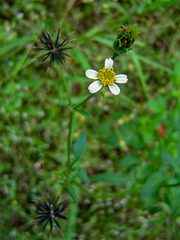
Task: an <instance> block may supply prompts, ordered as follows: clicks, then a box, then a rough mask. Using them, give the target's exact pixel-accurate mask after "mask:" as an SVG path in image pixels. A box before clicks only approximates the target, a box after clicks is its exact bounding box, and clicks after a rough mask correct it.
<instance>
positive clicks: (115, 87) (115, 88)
mask: <svg viewBox="0 0 180 240" xmlns="http://www.w3.org/2000/svg"><path fill="white" fill-rule="evenodd" d="M108 87H109V90H110V91H111V92H112V93H113V94H114V95H118V94H119V93H120V88H119V87H118V85H116V84H115V83H111V84H110V85H109V86H108Z"/></svg>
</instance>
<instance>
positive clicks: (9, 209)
mask: <svg viewBox="0 0 180 240" xmlns="http://www.w3.org/2000/svg"><path fill="white" fill-rule="evenodd" d="M179 16H180V2H179V1H177V0H169V1H166V0H161V1H150V0H146V1H145V0H144V1H143V0H140V1H131V0H130V1H124V0H123V1H115V0H113V1H103V0H100V1H95V0H94V1H93V0H91V1H90V0H89V1H88V0H77V1H75V0H68V1H65V0H63V1H58V0H53V1H44V0H40V1H25V0H17V1H13V0H9V1H5V0H2V1H1V4H0V23H1V24H0V42H1V44H0V62H1V64H0V101H1V104H0V133H1V134H0V159H1V165H0V173H1V180H0V196H1V200H0V209H1V210H0V236H1V239H5V240H6V239H21V240H25V239H35V237H36V236H37V234H38V232H39V229H33V224H32V222H30V219H31V218H32V217H31V214H33V212H34V210H35V209H34V205H33V203H32V200H39V199H41V200H44V199H45V198H46V196H47V194H49V195H50V196H52V197H54V198H56V197H57V194H58V191H59V188H60V183H61V177H60V176H59V177H57V176H55V175H54V174H53V172H51V171H47V170H46V169H39V168H38V166H39V164H40V163H41V164H42V165H43V166H46V167H48V168H52V169H54V170H57V171H59V173H60V171H61V166H62V165H63V163H64V161H65V156H66V138H67V129H68V127H67V125H68V116H69V109H68V108H67V107H66V106H67V103H68V101H67V98H66V94H65V93H64V89H63V86H62V84H61V77H60V75H59V73H58V68H57V67H54V68H53V69H52V70H50V71H49V72H46V67H47V65H46V64H45V63H44V64H42V65H39V62H38V60H36V59H35V57H37V56H38V54H39V53H38V52H36V51H35V50H34V49H33V48H32V47H33V45H34V43H35V42H36V41H37V42H38V40H37V38H36V35H35V34H38V35H39V34H40V30H39V29H41V28H42V29H43V30H47V29H48V30H49V32H50V33H51V34H52V35H53V36H54V39H55V37H56V33H57V29H58V27H59V26H61V25H62V32H61V38H62V39H64V38H65V37H66V36H68V35H69V34H70V33H71V32H72V31H73V30H75V34H74V38H75V41H74V42H73V44H72V45H74V46H75V48H74V49H73V50H72V51H71V55H72V56H73V58H72V59H70V60H68V62H67V64H66V65H65V76H66V79H67V81H68V85H69V88H70V89H71V94H72V96H73V99H72V100H73V104H78V103H79V102H80V101H82V100H83V99H85V97H86V96H87V94H88V90H87V86H88V84H89V79H87V78H86V77H85V74H84V72H85V70H87V69H88V68H92V69H97V70H98V69H100V68H102V66H104V59H105V58H109V57H112V55H113V50H112V44H113V41H114V40H115V38H116V35H117V30H118V29H119V26H120V25H121V24H132V23H136V24H138V27H139V29H140V36H139V38H138V39H137V41H136V42H135V44H134V45H133V51H130V52H129V54H127V55H122V56H120V57H117V59H116V61H115V69H116V71H117V73H124V74H127V75H128V79H129V81H128V83H127V84H126V85H123V86H121V90H122V91H121V93H120V95H119V96H116V97H115V96H111V95H109V93H108V92H106V91H105V92H104V95H105V97H104V98H103V97H102V96H101V95H100V94H96V96H95V97H94V98H92V99H91V101H90V102H88V103H86V104H85V105H84V106H83V107H82V110H81V113H82V114H83V111H84V110H85V109H86V110H87V111H88V112H87V113H86V114H85V113H84V114H83V115H82V114H79V112H77V114H76V117H75V120H74V126H75V127H74V129H73V131H74V134H73V142H74V143H75V142H76V145H75V146H76V147H77V148H76V149H77V150H78V144H77V142H78V141H79V142H81V141H80V140H78V139H79V138H78V137H79V136H82V135H81V133H82V132H83V131H82V129H85V130H86V135H87V144H86V145H87V146H86V151H85V153H84V155H83V156H82V157H81V164H80V166H79V170H78V172H77V173H76V172H75V173H74V174H73V175H72V176H71V178H70V179H69V181H72V179H74V178H75V177H76V176H78V177H79V179H81V180H82V181H83V182H84V183H83V184H80V183H79V182H78V181H79V180H77V184H74V185H73V186H69V188H68V191H66V192H64V193H63V197H64V200H65V202H67V203H69V201H71V198H70V196H69V194H70V195H71V197H72V198H73V199H74V200H75V201H76V202H78V204H76V203H74V202H72V203H71V208H70V210H69V218H70V220H71V221H70V222H69V223H68V225H67V224H66V223H64V222H62V229H63V230H64V233H65V239H67V240H69V239H79V240H83V239H87V240H89V239H98V240H99V239H100V240H102V239H106V240H111V239H112V240H114V239H117V240H118V239H128V240H131V239H153V238H154V239H179V237H180V234H179V229H180V204H179V201H180V200H179V199H180V145H179V144H180V139H179V137H180V102H179V96H180V88H179V85H180V59H179V56H180V50H179V32H178V29H179V27H180V24H179V22H180V21H179ZM37 42H36V43H37ZM88 113H90V114H91V115H92V116H93V118H88V117H86V116H87V115H88ZM84 115H86V116H84ZM91 115H88V116H91ZM76 140H77V141H76ZM81 143H82V142H81ZM82 144H83V149H85V143H82ZM76 152H77V153H78V151H76ZM77 158H78V157H77ZM57 166H58V167H57ZM85 170H86V171H85ZM89 182H90V184H89ZM107 182H108V183H109V184H107ZM115 183H116V184H115ZM88 184H89V185H88ZM79 188H80V190H81V191H79ZM88 191H89V193H90V194H91V195H88V193H87V192H88ZM59 236H60V233H59V231H58V230H57V231H56V232H54V237H53V239H59V238H60V237H59ZM43 239H48V235H46V233H44V235H43Z"/></svg>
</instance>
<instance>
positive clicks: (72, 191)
mask: <svg viewBox="0 0 180 240" xmlns="http://www.w3.org/2000/svg"><path fill="white" fill-rule="evenodd" d="M66 188H67V190H68V193H69V195H70V196H71V198H72V199H73V200H74V202H75V203H77V202H78V199H77V195H76V192H75V190H74V188H73V187H72V186H66Z"/></svg>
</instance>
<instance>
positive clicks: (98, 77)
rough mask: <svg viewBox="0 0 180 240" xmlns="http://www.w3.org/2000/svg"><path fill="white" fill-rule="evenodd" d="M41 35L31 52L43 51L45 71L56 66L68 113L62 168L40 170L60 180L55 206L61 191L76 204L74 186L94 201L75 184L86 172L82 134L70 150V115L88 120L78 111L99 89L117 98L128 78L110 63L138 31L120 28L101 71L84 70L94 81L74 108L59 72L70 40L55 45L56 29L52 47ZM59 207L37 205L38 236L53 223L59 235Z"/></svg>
mask: <svg viewBox="0 0 180 240" xmlns="http://www.w3.org/2000/svg"><path fill="white" fill-rule="evenodd" d="M41 34H42V36H43V39H42V38H40V37H38V38H39V39H40V42H41V43H42V44H43V46H42V47H37V46H36V47H35V48H36V49H37V50H42V51H46V53H44V54H43V55H41V56H40V57H42V58H43V60H42V62H44V61H45V60H46V59H47V58H48V57H50V61H49V64H48V69H49V68H50V67H51V65H52V63H53V62H56V63H57V65H58V66H59V71H60V73H61V80H62V84H63V85H64V89H65V91H66V94H67V98H68V105H69V109H70V111H69V125H68V128H69V130H68V136H67V158H66V164H65V165H64V166H61V168H60V170H58V171H57V170H53V169H49V168H48V166H41V167H42V168H44V169H46V170H48V171H52V172H54V174H57V176H58V178H59V180H60V189H59V194H58V197H57V199H56V203H57V202H58V200H59V199H60V198H62V195H63V191H64V190H65V191H66V192H67V193H68V194H69V195H70V197H71V198H72V199H73V201H74V202H77V195H76V191H75V189H74V186H76V187H78V188H79V189H80V190H82V191H85V192H86V193H89V194H90V195H91V196H93V197H95V198H98V196H97V195H95V194H93V193H90V192H89V191H88V189H85V188H84V187H82V185H81V184H80V181H79V180H78V179H80V180H81V181H83V182H85V183H87V184H89V179H88V175H87V172H86V171H85V169H83V168H81V167H80V164H79V160H80V158H81V156H82V154H83V153H84V151H85V148H86V133H85V131H83V132H82V134H81V135H80V136H79V138H78V139H77V141H76V142H75V144H74V145H73V147H72V132H73V118H74V113H75V112H78V113H80V114H83V115H85V116H87V117H92V116H91V114H90V113H88V112H87V111H85V110H82V109H81V108H80V107H81V106H82V105H83V104H84V103H85V102H87V101H89V100H90V99H91V98H92V97H93V96H94V95H95V94H96V93H97V92H99V91H100V90H101V89H102V88H104V87H106V86H107V87H108V88H109V90H110V91H111V93H112V94H114V95H118V94H119V93H120V88H119V86H118V85H117V84H121V83H126V82H127V81H128V78H127V76H126V75H125V74H116V72H115V70H114V68H113V63H114V60H115V58H116V57H117V56H118V55H121V54H123V53H127V52H128V51H129V50H130V49H131V47H132V44H133V43H134V41H135V39H136V37H137V36H138V28H137V26H136V25H135V24H133V25H128V26H122V25H121V26H120V29H119V30H118V34H117V38H116V40H115V41H114V44H113V52H114V53H113V56H112V58H107V59H105V65H104V68H102V69H100V70H99V71H96V70H93V69H87V71H86V72H85V75H86V77H88V78H90V79H94V80H95V81H94V82H93V83H91V84H90V85H89V87H88V90H89V92H90V95H89V96H88V97H86V98H85V99H84V100H83V101H82V102H80V103H79V104H77V105H74V104H73V101H72V98H71V95H70V91H69V88H68V85H67V82H66V79H65V76H64V72H63V71H64V69H63V68H62V65H63V64H64V63H65V61H66V57H70V55H69V54H67V53H66V51H67V50H70V49H71V48H72V47H66V45H67V44H69V43H70V42H71V41H72V40H70V39H69V37H67V38H66V39H65V40H64V41H62V42H61V43H60V44H59V43H58V42H59V37H60V28H59V30H58V33H57V37H56V41H55V42H54V43H53V41H52V39H51V36H50V34H49V33H48V32H45V31H41ZM58 63H60V64H58ZM72 149H73V156H74V158H73V159H72V158H71V157H70V156H71V155H72ZM109 197H111V196H106V198H109ZM61 204H62V202H61V203H60V204H58V205H57V204H55V205H54V207H53V206H52V205H51V201H50V197H48V202H43V203H40V202H38V207H37V213H36V214H37V217H35V218H34V221H35V222H36V225H37V226H39V225H41V224H42V223H44V225H43V228H42V230H41V233H42V231H43V230H44V229H45V228H46V226H47V225H48V223H50V235H52V231H53V222H54V223H55V225H56V226H57V227H58V228H59V229H60V231H61V233H62V229H61V226H60V223H59V222H58V220H57V219H59V220H60V221H61V220H67V217H66V216H64V215H62V213H63V212H64V211H65V210H66V209H67V207H63V208H60V206H61ZM70 221H71V219H70ZM41 233H40V235H41ZM40 235H39V236H40Z"/></svg>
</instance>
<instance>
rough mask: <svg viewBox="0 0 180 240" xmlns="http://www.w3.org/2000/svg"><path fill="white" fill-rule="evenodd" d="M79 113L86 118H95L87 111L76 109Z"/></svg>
mask: <svg viewBox="0 0 180 240" xmlns="http://www.w3.org/2000/svg"><path fill="white" fill-rule="evenodd" d="M76 111H77V112H79V113H81V114H82V115H84V116H86V117H90V118H93V116H92V115H91V114H90V113H88V112H87V111H85V110H82V109H76Z"/></svg>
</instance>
